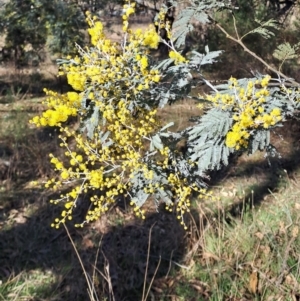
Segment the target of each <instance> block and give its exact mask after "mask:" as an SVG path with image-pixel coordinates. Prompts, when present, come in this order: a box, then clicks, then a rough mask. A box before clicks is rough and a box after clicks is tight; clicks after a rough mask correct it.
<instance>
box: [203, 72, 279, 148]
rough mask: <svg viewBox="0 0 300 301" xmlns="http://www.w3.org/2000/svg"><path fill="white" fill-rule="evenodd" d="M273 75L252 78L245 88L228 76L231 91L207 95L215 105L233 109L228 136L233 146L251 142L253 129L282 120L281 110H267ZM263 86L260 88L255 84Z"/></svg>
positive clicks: (237, 146)
mask: <svg viewBox="0 0 300 301" xmlns="http://www.w3.org/2000/svg"><path fill="white" fill-rule="evenodd" d="M269 80H270V76H266V77H265V78H263V79H262V80H260V81H259V80H257V81H256V82H253V81H249V82H248V84H247V87H246V88H243V87H240V86H239V84H238V82H237V80H236V79H235V78H231V79H230V80H229V88H230V89H232V90H233V92H234V93H232V94H220V93H217V94H215V95H214V96H211V95H209V96H207V97H206V99H207V100H209V101H211V102H212V103H213V104H214V106H215V107H218V108H221V109H222V110H228V111H230V112H233V121H234V123H233V126H232V128H231V130H230V131H229V132H228V134H227V136H226V145H227V146H228V147H230V148H235V149H237V150H238V149H240V148H246V147H247V146H248V141H249V138H250V137H251V133H252V131H253V130H255V129H258V128H264V129H268V128H270V127H271V126H274V125H276V124H277V123H278V122H280V121H281V120H282V116H281V110H280V109H279V108H273V109H272V110H271V111H269V112H266V106H265V105H266V103H267V97H268V96H269V91H268V89H267V87H268V83H269ZM256 86H260V87H261V88H256Z"/></svg>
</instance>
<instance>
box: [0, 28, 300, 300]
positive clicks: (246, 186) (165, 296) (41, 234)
mask: <svg viewBox="0 0 300 301" xmlns="http://www.w3.org/2000/svg"><path fill="white" fill-rule="evenodd" d="M118 28H119V25H115V24H113V23H112V24H111V34H112V37H113V38H115V39H118V37H119V36H118V34H117V32H118V30H119V29H118ZM53 68H54V67H53ZM52 71H53V73H54V74H56V71H55V70H54V69H53V70H52ZM52 71H51V72H52ZM0 73H1V72H0ZM16 76H17V77H18V78H19V79H18V83H19V82H20V81H21V83H22V80H23V81H25V79H26V81H27V84H28V83H30V80H29V79H30V77H26V76H23V75H22V73H21V74H17V75H16ZM50 77H51V76H50ZM50 77H48V79H49V78H50ZM45 78H47V75H45ZM11 82H12V83H15V78H13V77H12V78H11ZM54 84H55V82H53V85H54ZM56 84H57V83H56ZM22 85H23V84H22ZM39 85H41V87H38V88H37V91H40V90H39V89H40V88H41V89H42V87H44V86H47V87H49V86H48V85H47V83H46V82H39ZM42 85H43V86H42ZM15 86H16V85H14V87H15ZM24 86H25V84H24ZM8 87H9V86H8ZM16 87H18V85H17V86H16ZM20 87H21V84H20ZM22 87H23V86H22ZM32 87H33V86H31V89H32ZM9 89H10V90H7V91H10V92H9V93H10V94H9V93H7V92H5V93H2V94H4V95H3V97H2V99H1V101H0V115H1V121H0V300H3V301H13V300H24V301H25V300H26V301H42V300H43V301H45V300H47V301H52V300H53V301H54V300H55V301H60V300H74V301H76V300H78V301H81V300H101V301H104V300H112V301H113V300H115V301H119V300H128V301H145V300H151V301H152V300H158V301H169V300H170V301H181V300H187V301H194V300H195V301H196V300H199V301H200V300H218V301H219V300H220V301H221V300H231V301H242V300H243V301H247V300H249V301H250V300H266V301H272V300H287V301H288V300H291V301H295V300H299V299H300V287H299V283H300V266H299V259H300V258H299V256H300V255H299V251H298V250H299V249H300V239H299V235H298V231H299V226H300V224H299V221H300V220H299V219H300V217H299V210H300V203H299V197H298V196H299V194H300V189H299V184H298V183H299V181H300V169H299V163H300V160H299V158H300V156H299V138H300V137H299V133H300V131H299V129H300V127H299V124H298V122H296V121H294V122H290V123H289V124H288V125H287V127H285V129H284V130H282V131H281V132H280V131H279V132H278V133H277V134H275V133H274V134H273V143H274V144H275V145H276V146H277V147H278V148H279V150H280V152H281V155H282V158H281V159H278V158H271V159H270V163H271V165H270V164H269V163H268V160H266V159H265V158H263V155H262V154H261V153H257V154H255V155H254V156H251V157H248V156H245V155H243V156H241V157H239V158H235V161H234V162H232V164H231V165H230V166H229V167H227V168H224V169H223V170H222V171H220V172H218V173H216V174H212V181H211V184H212V189H213V190H214V192H215V193H216V194H218V195H220V196H221V201H219V202H217V203H200V202H194V203H193V208H192V210H191V214H190V215H189V216H187V217H186V219H187V222H188V225H189V228H188V231H184V230H183V229H182V228H181V226H180V225H179V223H178V221H177V220H176V217H175V216H174V215H173V214H171V213H167V212H165V211H164V210H163V209H161V210H160V212H156V211H155V209H154V206H153V204H151V203H149V204H147V209H148V214H147V218H146V220H145V221H142V220H139V219H137V218H135V217H134V215H133V214H132V212H131V210H130V208H129V207H130V206H128V204H127V202H126V201H125V200H124V201H119V202H118V203H116V205H115V206H114V208H112V209H111V210H110V212H109V213H108V214H107V215H106V216H103V217H102V218H101V219H99V220H98V221H97V222H95V223H94V224H92V225H89V226H87V227H85V228H84V229H80V230H79V229H75V228H74V227H73V226H72V224H69V225H68V233H67V232H66V231H65V230H64V229H61V230H53V229H52V228H51V227H50V223H51V222H52V220H53V218H55V217H56V215H57V214H58V210H57V208H56V207H55V206H52V205H49V203H48V200H49V199H50V198H52V197H53V195H51V192H49V191H46V190H44V188H43V186H42V185H41V184H36V183H34V182H33V181H35V180H38V183H42V182H43V180H44V179H45V178H46V177H47V176H51V174H52V172H53V171H52V169H51V166H50V164H49V161H48V154H49V153H50V152H51V153H53V154H56V155H59V153H60V152H61V150H60V148H59V146H58V144H59V142H58V140H57V133H56V132H55V131H54V130H51V129H44V130H37V129H33V128H30V127H29V126H28V120H29V119H30V117H31V116H32V115H35V114H37V113H38V112H40V111H41V110H42V109H43V106H42V105H41V98H32V97H30V93H31V92H30V93H29V92H28V93H27V94H26V95H25V96H24V93H25V92H26V89H25V90H24V89H22V90H20V91H19V90H18V89H15V88H14V89H15V90H12V88H9ZM18 91H19V92H18ZM37 94H38V93H37ZM10 95H11V96H12V97H10ZM25 99H26V100H25ZM159 114H160V117H161V118H162V120H164V121H165V122H166V123H167V122H169V121H175V125H174V126H173V128H172V129H173V130H176V131H177V130H181V129H183V128H185V127H186V126H188V125H191V122H190V121H189V118H190V117H192V116H195V115H198V114H201V111H200V110H198V109H196V108H195V104H194V103H193V102H191V101H187V100H184V101H181V102H178V103H177V104H176V105H174V106H168V107H166V108H164V110H162V111H160V113H159ZM282 136H283V137H284V139H282ZM58 193H59V192H58ZM83 214H84V212H79V213H78V216H77V218H82V216H83ZM70 240H71V241H73V243H74V245H73V246H74V247H75V249H76V250H77V251H78V255H79V257H80V260H78V257H77V255H76V252H75V251H74V248H73V246H72V244H71V242H70ZM80 261H81V263H82V266H81V264H80ZM84 274H85V276H84ZM148 293H149V294H148ZM147 294H148V298H146V296H147Z"/></svg>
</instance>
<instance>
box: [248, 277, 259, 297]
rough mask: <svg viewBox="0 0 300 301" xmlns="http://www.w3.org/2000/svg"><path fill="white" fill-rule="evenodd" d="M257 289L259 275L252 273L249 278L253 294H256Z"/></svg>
mask: <svg viewBox="0 0 300 301" xmlns="http://www.w3.org/2000/svg"><path fill="white" fill-rule="evenodd" d="M257 287H258V273H257V272H252V274H251V275H250V278H249V291H250V292H251V293H252V294H256V292H257Z"/></svg>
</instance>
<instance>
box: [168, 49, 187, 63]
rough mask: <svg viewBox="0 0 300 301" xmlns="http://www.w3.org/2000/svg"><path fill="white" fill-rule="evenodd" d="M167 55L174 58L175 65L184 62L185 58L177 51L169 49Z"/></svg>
mask: <svg viewBox="0 0 300 301" xmlns="http://www.w3.org/2000/svg"><path fill="white" fill-rule="evenodd" d="M169 57H170V58H171V59H173V60H174V64H175V65H179V64H181V63H185V62H186V59H185V58H184V57H183V56H182V55H181V54H180V53H179V52H177V51H173V50H171V51H170V52H169Z"/></svg>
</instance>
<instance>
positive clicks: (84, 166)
mask: <svg viewBox="0 0 300 301" xmlns="http://www.w3.org/2000/svg"><path fill="white" fill-rule="evenodd" d="M99 109H100V111H101V112H102V113H103V116H105V118H106V120H107V129H106V130H107V133H110V135H108V136H107V139H106V140H105V141H103V139H102V137H103V136H101V135H100V132H101V131H103V128H102V127H101V126H100V125H99V126H98V127H97V129H96V131H95V133H94V135H93V138H92V139H91V140H87V139H86V137H85V136H84V135H83V134H79V133H76V132H75V131H74V130H73V131H71V130H69V129H68V128H67V127H61V131H62V134H61V136H60V138H61V139H62V146H64V147H65V148H66V149H67V151H66V153H65V155H66V157H67V158H68V162H65V164H64V163H63V162H62V161H61V160H59V159H58V158H56V157H54V156H53V155H50V156H51V163H52V164H53V165H54V167H55V169H56V170H57V171H58V172H59V174H60V179H59V180H58V181H57V180H55V179H50V180H49V181H48V182H47V184H46V186H47V187H52V188H54V189H55V190H57V189H59V188H61V187H62V186H63V185H68V184H70V183H74V184H76V185H75V187H74V188H73V189H72V190H71V191H70V192H68V193H66V194H62V195H61V196H60V199H58V200H55V201H52V202H53V203H55V204H57V203H59V202H62V201H63V202H64V203H65V210H63V212H62V215H61V218H60V219H56V221H55V222H54V223H53V224H52V226H53V227H56V228H58V227H59V224H60V223H64V222H65V221H66V220H67V219H69V220H70V219H72V212H73V209H74V208H75V207H76V204H77V201H78V199H79V197H80V195H82V194H84V193H87V192H91V191H94V194H93V195H92V196H91V197H90V201H91V203H92V206H91V208H90V210H89V211H88V213H87V216H86V219H85V222H91V221H94V220H96V219H98V218H99V216H100V215H101V214H102V213H104V212H106V211H107V210H108V209H109V206H110V205H111V204H112V203H114V202H115V198H116V197H117V196H118V195H124V194H125V193H126V192H128V191H130V188H131V183H130V181H128V179H130V178H131V177H132V176H133V174H134V173H135V171H136V170H139V169H142V170H144V171H145V173H147V176H148V178H151V177H153V171H152V172H151V171H149V170H148V169H147V167H146V166H145V163H144V162H143V156H142V155H143V153H145V152H146V151H147V144H146V143H145V141H147V140H149V139H150V136H151V134H152V133H153V132H154V131H155V130H157V126H158V120H157V117H156V110H152V111H145V110H142V109H141V111H140V118H135V117H134V116H133V115H132V114H131V112H130V111H129V110H128V109H127V108H126V102H125V101H124V100H120V101H119V102H118V103H117V105H116V107H113V106H109V105H107V106H105V105H101V106H99ZM103 134H105V133H103ZM68 137H73V138H74V139H75V145H73V146H72V148H74V149H76V151H71V147H70V143H69V142H68ZM109 141H112V142H113V143H112V144H106V143H107V142H109ZM133 204H134V203H133ZM66 209H67V210H66ZM134 211H135V213H136V214H137V215H138V216H141V217H144V215H143V212H144V211H143V210H141V209H140V208H139V207H136V208H135V209H134ZM82 225H83V224H80V225H77V226H82Z"/></svg>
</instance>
